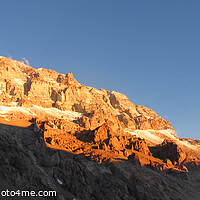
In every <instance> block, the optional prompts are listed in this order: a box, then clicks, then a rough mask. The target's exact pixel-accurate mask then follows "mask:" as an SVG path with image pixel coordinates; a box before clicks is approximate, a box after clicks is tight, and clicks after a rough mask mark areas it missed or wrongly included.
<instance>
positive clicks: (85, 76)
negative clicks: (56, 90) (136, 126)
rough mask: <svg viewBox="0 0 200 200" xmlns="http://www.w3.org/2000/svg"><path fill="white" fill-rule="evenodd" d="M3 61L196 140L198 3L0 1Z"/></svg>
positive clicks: (199, 81) (199, 111) (199, 98)
mask: <svg viewBox="0 0 200 200" xmlns="http://www.w3.org/2000/svg"><path fill="white" fill-rule="evenodd" d="M0 25H1V28H0V54H1V55H2V56H6V57H9V56H11V57H12V58H13V59H16V60H21V59H22V58H26V59H28V60H29V62H30V65H31V66H32V67H35V68H38V67H45V68H48V69H54V70H56V71H58V72H61V73H68V72H73V73H74V75H75V77H76V78H77V80H78V81H79V82H81V83H83V84H85V85H89V86H93V87H96V88H98V89H101V88H105V89H106V90H115V91H118V92H121V93H124V94H126V95H127V96H128V97H129V99H130V100H131V101H132V102H134V103H135V104H139V105H144V106H147V107H150V108H152V109H153V110H155V111H156V112H157V113H158V114H159V115H161V116H162V117H164V118H165V119H167V120H169V121H170V122H171V123H172V125H173V127H174V128H175V129H176V130H177V134H178V136H179V137H191V138H195V139H200V122H199V119H200V117H199V116H200V90H199V87H200V78H199V76H200V1H196V0H192V1H189V0H188V1H184V0H168V1H161V0H152V1H149V0H148V1H147V0H146V1H143V0H140V1H139V0H138V1H134V0H126V1H123V0H99V1H97V0H71V1H68V0H59V1H55V0H40V1H38V0H17V1H16V0H0Z"/></svg>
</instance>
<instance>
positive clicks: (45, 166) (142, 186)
mask: <svg viewBox="0 0 200 200" xmlns="http://www.w3.org/2000/svg"><path fill="white" fill-rule="evenodd" d="M0 75H1V76H0V97H1V102H0V123H1V124H0V130H1V131H0V135H1V141H0V143H1V146H0V156H1V157H0V159H1V173H0V175H1V176H0V179H1V180H2V181H4V182H7V183H8V185H9V186H10V187H11V188H12V187H16V188H23V189H29V190H31V189H32V190H38V189H40V190H41V189H43V190H55V191H57V194H58V195H57V197H55V198H54V199H82V200H85V199H86V200H92V199H96V200H101V199H108V200H112V199H123V200H129V199H130V200H134V199H136V200H143V199H149V200H153V199H154V200H160V199H166V200H167V199H174V200H175V199H199V196H200V190H199V182H200V167H199V166H200V141H199V140H194V139H187V138H179V137H177V135H176V132H175V130H174V129H173V127H172V125H171V124H170V122H169V121H166V120H165V119H163V118H162V117H160V116H159V115H158V114H157V113H156V112H155V111H153V110H151V109H150V108H147V107H145V106H140V105H135V104H134V103H132V102H130V101H129V99H128V98H127V97H126V96H125V95H124V94H121V93H118V92H115V91H106V90H105V89H101V90H98V89H96V88H93V87H89V86H85V85H83V84H81V83H79V82H78V81H77V80H76V79H75V78H74V75H73V74H72V73H68V74H66V75H64V74H59V73H58V72H56V71H54V70H48V69H44V68H39V69H34V68H32V67H30V66H28V65H26V64H25V63H23V62H19V61H15V60H12V59H8V58H5V57H0ZM0 188H1V186H0Z"/></svg>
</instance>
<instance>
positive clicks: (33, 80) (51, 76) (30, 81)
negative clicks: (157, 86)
mask: <svg viewBox="0 0 200 200" xmlns="http://www.w3.org/2000/svg"><path fill="white" fill-rule="evenodd" d="M0 75H1V79H0V90H1V94H0V95H1V99H2V102H1V105H8V106H11V105H16V106H22V107H31V106H32V105H37V106H41V107H44V108H51V107H55V108H58V109H59V110H63V111H74V112H79V113H82V114H84V115H86V116H87V117H89V118H90V119H89V123H90V129H95V128H97V127H98V126H100V125H102V124H103V123H105V122H109V123H110V125H111V126H112V128H114V129H115V130H116V131H117V130H118V131H119V130H120V131H123V130H124V129H125V128H127V129H133V130H136V129H140V130H146V129H152V130H160V129H173V128H172V126H171V124H170V122H168V121H166V120H164V119H162V118H161V117H160V116H158V115H157V114H156V113H155V112H154V111H152V110H151V109H149V108H146V107H144V106H136V105H135V104H134V103H132V102H130V101H129V99H128V98H127V97H126V96H125V95H124V94H121V93H118V92H115V91H106V90H104V89H101V90H98V89H95V88H92V87H87V86H84V85H82V84H80V83H78V81H77V80H76V79H75V78H74V76H73V74H72V73H68V74H67V75H64V74H59V73H57V72H55V71H53V70H47V69H43V68H39V69H34V68H32V67H30V66H27V65H25V64H24V63H21V62H18V61H13V60H10V59H7V58H4V57H1V58H0ZM112 124H113V125H112Z"/></svg>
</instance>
